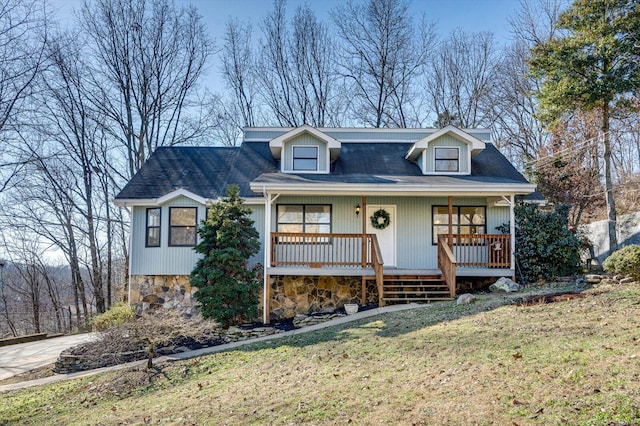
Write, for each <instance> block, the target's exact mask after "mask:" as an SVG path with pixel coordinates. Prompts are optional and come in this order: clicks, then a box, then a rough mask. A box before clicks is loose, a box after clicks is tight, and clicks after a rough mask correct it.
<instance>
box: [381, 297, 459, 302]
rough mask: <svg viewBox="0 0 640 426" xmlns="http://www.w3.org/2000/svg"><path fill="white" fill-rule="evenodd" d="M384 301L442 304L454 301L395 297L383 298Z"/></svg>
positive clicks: (438, 298) (441, 298)
mask: <svg viewBox="0 0 640 426" xmlns="http://www.w3.org/2000/svg"><path fill="white" fill-rule="evenodd" d="M382 300H384V301H386V302H436V301H437V302H442V301H446V300H453V299H451V298H450V297H406V298H402V299H400V298H395V297H383V298H382Z"/></svg>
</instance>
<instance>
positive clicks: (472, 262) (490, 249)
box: [263, 195, 515, 323]
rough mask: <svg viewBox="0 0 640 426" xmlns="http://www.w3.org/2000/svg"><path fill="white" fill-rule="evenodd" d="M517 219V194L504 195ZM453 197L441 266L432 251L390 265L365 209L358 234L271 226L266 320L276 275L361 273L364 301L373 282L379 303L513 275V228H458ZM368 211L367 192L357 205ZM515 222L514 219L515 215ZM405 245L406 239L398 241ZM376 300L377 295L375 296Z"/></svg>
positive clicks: (435, 296)
mask: <svg viewBox="0 0 640 426" xmlns="http://www.w3.org/2000/svg"><path fill="white" fill-rule="evenodd" d="M278 196H279V195H272V196H270V197H269V198H270V200H271V202H270V203H269V202H268V203H267V207H268V208H266V209H265V216H266V217H265V223H272V221H271V217H269V215H270V214H271V210H272V209H271V204H272V203H273V202H274V201H275V200H276V199H277V198H278ZM502 200H503V201H504V202H505V204H506V205H508V206H510V208H509V211H510V218H511V219H513V202H514V197H513V196H511V197H503V198H502ZM453 201H454V199H453V196H448V213H449V220H448V224H449V226H448V229H447V231H448V232H447V233H446V234H439V235H437V244H436V245H435V246H436V249H437V266H436V265H432V266H431V267H429V265H430V263H429V261H430V259H427V257H430V254H428V253H426V252H425V253H424V254H423V256H424V257H425V259H424V260H425V261H424V262H423V263H422V264H423V265H424V266H421V267H411V268H407V267H401V266H398V264H397V263H396V262H389V264H385V260H386V259H385V256H384V255H383V253H384V248H385V247H384V242H383V241H380V239H379V238H378V235H376V233H374V232H371V229H370V228H371V227H370V226H367V225H368V224H367V222H368V221H369V219H370V218H369V215H368V214H366V213H365V214H361V215H360V217H359V220H361V232H359V233H337V232H330V233H309V232H304V233H297V232H296V233H294V232H277V231H270V232H268V235H265V238H264V241H265V244H264V248H265V252H264V257H265V263H264V264H265V276H264V279H265V282H264V300H263V302H264V305H263V306H264V307H265V308H264V322H265V323H268V322H269V313H270V312H271V306H270V303H271V300H272V295H271V289H272V286H271V277H276V276H313V277H323V276H325V277H326V276H342V277H345V276H349V277H353V278H358V279H359V281H360V289H359V290H358V293H359V299H360V300H361V301H366V300H368V299H369V300H370V298H371V297H376V295H375V294H371V291H372V288H371V286H370V285H369V284H375V288H374V290H377V301H378V304H379V305H380V306H384V305H385V304H386V303H392V302H400V301H402V302H410V301H431V300H443V299H451V298H454V297H455V295H456V278H457V277H462V276H469V277H482V276H513V275H514V270H515V265H514V261H513V256H512V253H513V252H514V238H512V235H514V232H515V230H514V228H513V226H512V227H511V229H510V231H511V233H510V234H498V233H472V234H460V233H455V232H454V229H453V228H454V226H453V223H454V220H453V210H454V205H453ZM356 207H357V208H358V209H359V210H360V211H362V212H367V196H365V195H362V196H361V197H360V203H358V205H357V206H356ZM511 223H513V220H511ZM399 244H402V241H399ZM374 300H375V299H374Z"/></svg>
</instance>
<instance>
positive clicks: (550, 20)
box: [493, 0, 563, 169]
mask: <svg viewBox="0 0 640 426" xmlns="http://www.w3.org/2000/svg"><path fill="white" fill-rule="evenodd" d="M562 3H563V2H562V0H535V1H524V0H522V1H521V2H520V8H519V10H518V11H517V12H516V14H515V15H514V16H513V17H511V18H510V19H509V23H510V27H511V28H510V29H511V33H512V35H513V42H512V43H511V45H509V46H507V47H505V48H504V49H503V59H502V61H501V63H500V72H498V73H496V75H495V77H496V89H495V91H494V93H493V97H494V101H493V107H494V117H495V120H496V122H495V123H496V126H495V132H496V140H497V141H498V145H500V147H501V148H502V149H503V150H505V151H510V152H511V155H510V156H511V159H512V160H513V161H514V162H516V163H518V164H519V165H520V166H521V167H522V168H524V169H527V167H528V165H530V164H531V161H533V160H534V159H535V158H536V157H537V156H538V154H539V153H540V152H541V150H542V149H543V147H545V146H547V145H548V144H549V143H550V141H551V134H550V132H548V131H547V129H546V127H545V125H544V123H543V122H542V121H541V120H540V119H539V118H538V117H537V116H536V109H537V108H538V99H537V98H536V93H538V92H539V90H540V81H539V80H538V79H536V78H534V77H533V76H531V74H530V73H529V64H528V60H529V56H530V50H531V48H532V47H533V46H534V45H535V44H537V43H541V42H544V41H546V40H549V39H550V38H552V37H553V36H554V35H555V34H556V33H557V31H558V17H559V14H560V11H561V9H562Z"/></svg>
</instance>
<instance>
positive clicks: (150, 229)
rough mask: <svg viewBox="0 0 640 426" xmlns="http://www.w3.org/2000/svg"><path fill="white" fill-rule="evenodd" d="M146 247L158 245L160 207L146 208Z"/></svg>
mask: <svg viewBox="0 0 640 426" xmlns="http://www.w3.org/2000/svg"><path fill="white" fill-rule="evenodd" d="M145 246H146V247H160V207H154V208H150V209H147V231H146V236H145Z"/></svg>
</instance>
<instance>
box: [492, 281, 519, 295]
mask: <svg viewBox="0 0 640 426" xmlns="http://www.w3.org/2000/svg"><path fill="white" fill-rule="evenodd" d="M489 290H490V291H492V292H494V293H495V292H498V291H504V292H506V293H512V292H515V291H519V290H520V286H519V285H518V283H516V282H514V281H513V280H511V279H509V278H505V277H502V278H499V279H498V281H496V282H495V283H493V284H491V285H490V286H489Z"/></svg>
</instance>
